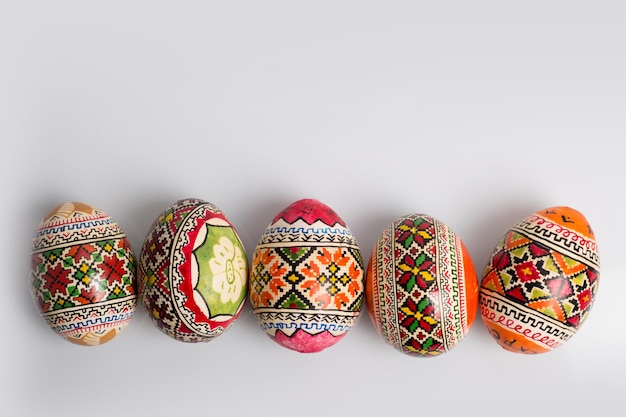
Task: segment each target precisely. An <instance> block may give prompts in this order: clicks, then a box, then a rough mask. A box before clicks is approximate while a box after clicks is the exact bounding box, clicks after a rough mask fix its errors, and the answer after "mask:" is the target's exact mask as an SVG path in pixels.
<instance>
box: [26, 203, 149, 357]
mask: <svg viewBox="0 0 626 417" xmlns="http://www.w3.org/2000/svg"><path fill="white" fill-rule="evenodd" d="M31 259H32V268H31V285H32V293H33V297H34V300H35V303H36V304H37V307H38V309H39V311H40V312H41V314H42V316H43V317H44V319H45V320H46V322H47V324H48V325H49V326H50V327H51V328H52V329H53V330H54V331H56V332H57V333H58V334H59V335H60V336H62V337H64V338H65V339H67V340H68V341H70V342H72V343H76V344H79V345H99V344H102V343H105V342H108V341H109V340H111V339H112V338H113V337H115V336H116V335H117V334H119V333H120V332H121V331H122V330H124V329H125V328H126V327H127V325H128V324H129V322H130V320H131V318H132V316H133V314H134V311H135V307H136V304H137V294H136V289H135V284H136V283H135V257H134V254H133V251H132V248H131V246H130V243H129V241H128V239H127V238H126V235H125V234H124V232H123V231H122V229H121V228H120V227H119V225H118V224H117V223H116V222H115V221H113V220H112V219H111V217H110V216H109V215H107V214H106V213H104V212H103V211H102V210H100V209H97V208H94V207H91V206H90V205H88V204H85V203H79V202H68V203H65V204H62V205H60V206H58V207H56V208H55V209H53V210H52V211H51V212H50V213H49V214H47V215H46V216H45V217H44V219H43V220H42V221H41V223H40V225H39V227H38V229H37V231H36V232H35V237H34V239H33V249H32V257H31Z"/></svg>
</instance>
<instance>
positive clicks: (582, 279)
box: [571, 272, 587, 287]
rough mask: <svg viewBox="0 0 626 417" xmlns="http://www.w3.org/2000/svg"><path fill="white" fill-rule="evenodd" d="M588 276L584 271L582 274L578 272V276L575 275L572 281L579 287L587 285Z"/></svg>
mask: <svg viewBox="0 0 626 417" xmlns="http://www.w3.org/2000/svg"><path fill="white" fill-rule="evenodd" d="M586 278H587V276H586V275H585V273H584V272H583V273H582V274H578V275H576V276H574V277H573V278H572V279H571V282H572V283H573V284H575V285H576V286H577V287H582V286H583V285H585V279H586Z"/></svg>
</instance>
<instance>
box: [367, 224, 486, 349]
mask: <svg viewBox="0 0 626 417" xmlns="http://www.w3.org/2000/svg"><path fill="white" fill-rule="evenodd" d="M365 285H366V286H365V300H366V304H367V309H368V311H369V314H370V318H371V320H372V322H373V324H374V326H375V328H376V330H377V332H378V334H379V335H380V336H381V337H382V338H383V340H384V341H385V342H386V343H387V344H389V345H390V346H392V347H393V348H395V349H396V350H397V351H399V352H401V353H404V354H406V355H408V356H413V357H421V358H428V357H435V356H439V355H441V354H443V353H446V352H448V351H450V350H451V349H452V348H454V347H455V346H457V345H458V344H459V343H460V342H461V341H462V340H463V339H464V337H465V336H466V335H467V333H468V332H469V330H470V328H471V326H472V323H473V322H474V318H475V316H476V310H477V307H478V279H477V277H476V272H475V270H474V264H473V262H472V259H471V257H470V254H469V251H468V250H467V248H466V247H465V245H464V244H463V242H462V241H461V239H460V238H459V236H458V235H457V234H456V233H455V232H454V231H453V230H452V229H451V228H450V227H448V226H447V225H446V224H444V223H443V222H441V221H440V220H438V219H436V218H434V217H431V216H428V215H424V214H411V215H407V216H404V217H402V218H400V219H398V220H396V221H395V222H393V223H392V224H391V225H390V226H389V227H388V228H386V229H385V230H384V231H383V232H382V233H381V234H380V236H379V238H378V240H377V241H376V244H375V246H374V248H373V249H372V254H371V257H370V260H369V263H368V268H367V273H366V280H365Z"/></svg>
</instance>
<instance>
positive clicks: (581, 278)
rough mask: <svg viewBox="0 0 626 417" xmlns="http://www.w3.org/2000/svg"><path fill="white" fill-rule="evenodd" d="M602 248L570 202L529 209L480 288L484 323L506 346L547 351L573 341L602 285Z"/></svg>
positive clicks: (493, 258)
mask: <svg viewBox="0 0 626 417" xmlns="http://www.w3.org/2000/svg"><path fill="white" fill-rule="evenodd" d="M599 262H600V261H599V257H598V247H597V245H596V241H595V238H594V234H593V231H592V229H591V227H590V226H589V223H588V222H587V219H585V217H584V216H583V215H582V214H581V213H580V212H578V211H576V210H574V209H572V208H569V207H551V208H548V209H545V210H542V211H538V212H536V213H534V214H531V215H530V216H528V217H527V218H526V219H524V220H522V221H521V222H520V223H519V224H518V225H516V226H515V227H513V228H512V229H511V230H509V231H508V232H507V233H506V235H504V237H503V238H502V239H501V240H500V242H499V243H498V245H497V246H496V248H495V249H494V251H493V254H492V256H491V258H490V259H489V263H488V264H487V267H486V268H485V272H484V274H483V280H482V284H481V288H480V308H481V314H482V318H483V322H484V323H485V325H486V326H487V328H488V329H489V332H490V333H491V335H492V336H493V337H494V339H495V340H496V341H497V342H498V343H499V344H500V346H502V347H503V348H504V349H506V350H509V351H512V352H519V353H528V354H535V353H544V352H548V351H551V350H552V349H554V348H556V347H557V346H560V345H561V344H562V343H564V342H566V341H567V340H569V339H570V338H571V337H572V336H573V335H574V334H575V333H576V331H577V330H578V329H579V328H580V326H581V325H582V324H583V322H584V321H585V319H586V318H587V317H588V315H589V311H590V310H591V307H592V305H593V301H594V299H595V296H596V292H597V290H598V280H599V276H600V264H599Z"/></svg>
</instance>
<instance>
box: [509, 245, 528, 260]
mask: <svg viewBox="0 0 626 417" xmlns="http://www.w3.org/2000/svg"><path fill="white" fill-rule="evenodd" d="M525 252H526V246H522V247H521V248H517V249H513V250H512V251H511V252H510V253H511V254H512V255H513V256H515V257H516V258H518V259H520V258H521V257H522V256H524V253H525Z"/></svg>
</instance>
